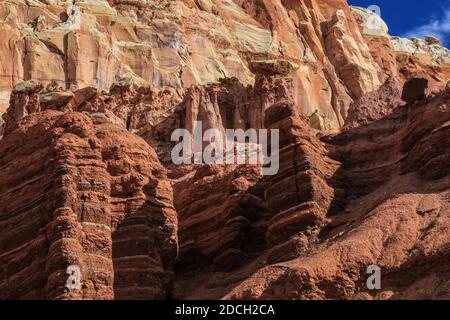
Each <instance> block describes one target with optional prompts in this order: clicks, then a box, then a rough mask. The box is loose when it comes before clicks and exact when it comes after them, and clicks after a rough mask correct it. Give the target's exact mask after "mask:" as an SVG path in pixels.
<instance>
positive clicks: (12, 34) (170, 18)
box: [0, 0, 449, 131]
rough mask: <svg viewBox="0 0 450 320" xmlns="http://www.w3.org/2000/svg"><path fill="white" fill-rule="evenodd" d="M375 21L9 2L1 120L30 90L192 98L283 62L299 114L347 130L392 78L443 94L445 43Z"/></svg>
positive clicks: (208, 6)
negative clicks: (368, 97)
mask: <svg viewBox="0 0 450 320" xmlns="http://www.w3.org/2000/svg"><path fill="white" fill-rule="evenodd" d="M72 5H74V6H72ZM369 17H370V13H367V12H365V11H364V10H361V9H353V11H352V10H351V9H350V7H349V6H348V5H347V3H346V1H345V0H333V1H317V0H313V1H300V0H298V1H297V0H296V1H293V0H290V1H286V0H276V1H272V0H271V1H269V0H264V1H242V0H239V1H238V0H234V1H232V0H228V1H216V0H201V1H192V0H177V1H150V0H146V1H119V0H117V1H116V0H114V1H106V0H102V1H87V0H70V1H62V0H52V1H50V0H48V1H39V0H32V1H31V0H5V1H2V2H1V3H0V24H1V31H0V32H1V33H0V36H1V37H2V39H3V41H2V44H1V45H0V54H1V57H2V60H1V62H0V113H1V112H3V111H5V109H6V106H7V104H8V99H9V94H10V92H11V90H12V88H13V87H14V85H15V84H17V83H18V82H20V81H22V80H30V79H32V80H39V81H41V82H42V84H43V85H44V86H47V84H49V83H50V82H52V81H56V82H57V84H58V85H60V86H62V87H63V88H65V89H68V88H72V89H73V88H78V89H81V88H83V87H89V86H93V87H96V88H98V89H100V90H101V89H109V88H110V86H111V85H112V84H113V83H114V82H115V81H116V80H119V79H121V78H122V77H124V76H132V77H134V78H135V79H139V81H140V82H141V83H143V84H145V83H147V84H148V85H151V86H152V87H154V88H159V89H171V90H174V91H176V92H178V94H179V95H182V94H183V92H184V90H185V89H187V88H189V87H190V86H192V85H205V84H207V83H210V82H217V81H218V80H219V79H220V78H225V77H236V78H238V79H239V80H240V82H241V83H243V84H244V85H248V84H253V82H254V74H253V73H252V69H251V64H252V62H253V61H254V60H265V59H273V58H283V59H288V60H290V61H292V62H294V63H296V64H297V65H298V66H299V67H298V68H297V69H296V70H293V71H292V72H291V77H292V78H293V79H294V82H295V92H294V98H295V100H296V102H297V104H298V106H299V108H300V111H301V112H302V113H303V114H304V115H305V116H310V115H312V114H313V113H315V112H318V113H319V114H320V116H321V117H322V118H323V122H324V128H322V129H326V130H330V131H336V130H338V129H339V128H340V127H342V125H343V124H344V120H345V118H346V115H347V110H348V108H349V106H350V104H351V102H352V101H353V100H354V99H357V98H359V97H360V96H361V95H363V94H365V93H367V92H370V91H373V90H375V89H377V88H378V87H379V86H380V85H381V84H382V83H383V82H384V81H385V80H386V79H387V77H390V76H396V75H398V74H400V75H401V74H405V73H408V72H415V73H424V74H422V76H423V75H428V76H430V77H432V78H433V79H434V80H435V81H436V82H437V84H440V85H441V86H442V85H445V79H446V78H448V75H449V54H448V51H445V50H444V49H443V48H442V47H441V46H440V45H439V44H436V43H432V44H430V45H428V44H427V43H425V42H422V43H418V44H417V46H416V45H415V44H414V43H413V42H411V41H409V40H406V39H391V38H390V37H389V36H388V35H387V33H385V32H378V33H375V34H373V33H371V32H370V30H369V31H367V30H366V29H365V28H364V27H363V25H364V21H366V20H367V19H368V18H369ZM358 26H361V28H360V29H361V30H360V29H359V28H358ZM383 30H384V29H383ZM408 41H409V42H408ZM410 42H411V43H410ZM416 47H417V48H419V47H420V48H419V49H417V48H416ZM409 76H410V74H406V77H409Z"/></svg>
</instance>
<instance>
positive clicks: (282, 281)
mask: <svg viewBox="0 0 450 320" xmlns="http://www.w3.org/2000/svg"><path fill="white" fill-rule="evenodd" d="M33 3H34V6H32V7H31V6H30V5H29V4H28V2H26V3H25V2H23V1H16V0H11V1H8V4H5V3H2V4H0V23H1V24H2V29H1V30H0V36H2V38H4V39H6V40H7V41H4V42H2V44H0V53H1V56H2V58H3V57H5V58H4V59H0V72H1V74H0V113H3V110H2V109H1V106H2V101H6V100H8V101H9V108H8V110H7V111H6V112H5V113H4V115H3V119H4V124H0V125H1V129H0V135H2V136H0V168H1V170H0V299H15V298H20V299H170V298H179V299H187V298H202V299H213V298H224V299H237V298H244V299H269V298H270V299H391V298H394V299H395V298H399V299H408V298H413V299H417V298H422V299H423V298H427V299H429V298H432V299H439V298H444V299H445V298H447V299H448V298H450V287H449V283H450V278H449V272H448V271H449V263H448V261H450V260H449V258H450V251H449V243H450V219H449V218H450V217H449V214H450V206H449V199H450V191H449V190H450V182H449V181H450V180H449V175H450V167H449V165H448V164H449V163H450V152H449V148H448V145H449V143H450V141H449V137H450V132H449V128H450V125H449V123H450V109H449V108H450V107H449V101H450V87H449V86H450V84H449V83H447V80H448V77H449V74H450V73H449V71H450V69H449V68H450V67H449V66H450V63H449V56H450V55H449V52H448V50H446V49H445V48H443V47H442V45H441V44H440V43H439V41H438V40H437V39H434V38H426V39H425V40H406V39H400V38H393V37H390V36H389V35H388V30H387V26H385V25H383V22H382V21H381V19H380V18H377V19H379V21H381V29H378V30H375V31H374V30H372V29H370V28H367V25H366V21H367V19H369V18H373V14H372V13H370V12H368V11H367V10H364V9H361V8H353V9H351V8H350V7H349V6H348V4H347V2H346V1H344V0H330V1H318V0H310V1H294V0H276V1H268V0H260V1H255V0H233V1H227V2H223V1H215V0H211V1H210V0H208V1H203V0H201V1H191V0H177V1H169V2H164V1H162V2H161V1H157V2H151V4H149V5H144V4H143V3H142V2H139V1H125V0H115V1H95V2H94V1H76V0H75V1H74V3H75V5H76V7H74V8H71V9H70V10H68V11H67V13H66V9H67V8H66V7H65V6H63V5H61V4H60V2H58V1H56V2H48V1H45V2H43V1H33ZM63 12H64V13H65V16H64V18H61V17H62V15H61V13H63ZM375 18H376V17H375ZM27 23H29V25H27ZM25 26H26V27H25ZM417 77H422V78H424V79H426V81H428V82H429V84H430V89H429V90H427V91H425V92H424V91H423V90H422V89H423V88H422V87H421V85H420V83H419V86H415V85H414V84H415V81H417V80H411V79H413V78H417ZM5 79H6V80H5ZM21 80H27V81H25V82H21ZM38 80H39V81H38ZM382 82H384V84H382ZM422 82H423V83H425V80H424V81H422ZM404 83H406V85H404ZM445 84H446V85H445ZM44 88H45V89H44ZM417 88H419V89H420V90H416V89H417ZM105 89H109V91H106V90H105ZM9 96H10V99H9ZM402 97H403V99H404V100H405V101H402V100H401V98H402ZM195 121H202V123H203V130H204V131H205V130H207V129H211V128H217V129H219V131H221V132H224V131H225V130H226V129H248V128H254V129H278V130H279V133H280V150H279V152H278V154H277V155H278V156H279V159H280V163H279V170H278V172H277V173H276V174H275V175H272V176H262V175H261V171H260V169H261V167H260V166H259V165H219V164H216V165H212V164H207V165H183V166H177V165H174V164H173V163H172V162H171V159H170V150H171V147H172V146H173V145H172V142H171V141H170V136H171V133H172V131H173V130H174V129H178V128H186V129H188V130H189V131H190V132H193V131H194V124H195ZM341 129H343V130H341ZM330 132H335V133H333V134H331V133H330ZM374 264H375V265H378V266H379V267H381V269H382V274H383V276H382V279H383V282H382V289H381V290H378V291H371V290H369V289H368V288H367V286H366V282H365V280H366V279H367V275H366V270H367V267H368V266H369V265H374ZM72 265H75V266H78V267H79V268H80V271H81V275H80V276H81V277H80V278H81V286H80V287H79V288H75V289H71V288H69V287H67V286H66V281H67V279H68V277H69V274H68V267H69V266H72Z"/></svg>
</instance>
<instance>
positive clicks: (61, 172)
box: [0, 101, 178, 299]
mask: <svg viewBox="0 0 450 320" xmlns="http://www.w3.org/2000/svg"><path fill="white" fill-rule="evenodd" d="M17 103H18V101H17ZM13 106H14V104H13ZM7 124H8V123H7ZM0 150H1V151H0V154H1V160H0V162H1V163H2V167H3V170H2V172H1V183H0V194H1V195H2V196H1V199H2V201H1V204H0V212H1V213H2V215H1V218H0V219H1V220H0V230H1V234H2V236H1V239H0V252H1V253H0V262H1V263H0V265H1V266H2V268H1V278H0V279H1V280H0V297H1V298H3V299H5V298H6V299H17V298H27V299H112V298H114V297H116V298H120V299H126V298H146V299H163V298H166V297H168V296H170V288H171V283H172V281H173V275H172V273H171V271H170V270H171V266H172V265H173V263H174V261H175V258H176V255H177V246H178V245H177V217H176V213H175V211H174V209H173V206H172V188H171V186H170V182H169V181H168V180H167V178H166V176H165V170H164V168H163V167H162V166H161V165H160V164H159V162H158V159H157V156H156V154H155V152H154V151H153V150H151V149H150V148H149V147H148V146H147V144H146V143H145V142H144V141H143V140H141V139H140V138H138V137H136V136H133V135H132V134H130V133H127V132H126V131H125V130H124V129H122V128H120V127H118V126H116V125H113V124H111V123H109V122H108V121H107V119H106V118H105V117H104V116H102V115H94V116H92V117H88V116H86V115H83V114H81V113H62V112H58V111H46V112H42V113H36V114H32V115H30V116H28V117H27V118H26V119H24V121H22V122H21V123H19V124H18V126H17V128H16V129H15V130H13V131H11V132H7V135H6V136H5V137H4V138H3V139H2V140H1V143H0ZM12 159H20V161H18V162H15V161H12ZM13 172H15V174H13ZM18 226H20V227H18ZM70 265H76V266H78V267H79V268H80V269H81V278H82V279H83V280H82V285H81V287H80V288H79V289H76V290H69V289H67V288H66V287H65V284H66V280H67V278H68V274H67V273H66V270H67V268H68V266H70Z"/></svg>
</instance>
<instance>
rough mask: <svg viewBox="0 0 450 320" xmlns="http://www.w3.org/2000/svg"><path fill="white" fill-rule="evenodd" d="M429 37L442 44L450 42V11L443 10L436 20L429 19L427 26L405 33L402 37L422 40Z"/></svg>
mask: <svg viewBox="0 0 450 320" xmlns="http://www.w3.org/2000/svg"><path fill="white" fill-rule="evenodd" d="M429 35H430V36H435V37H437V38H439V39H441V40H442V42H443V43H446V44H448V43H449V42H450V9H446V10H444V11H443V12H442V15H441V16H440V17H438V18H431V19H430V21H428V23H427V24H424V25H422V26H419V27H417V28H414V29H412V30H410V31H408V32H406V33H405V34H404V35H403V37H405V38H421V39H423V37H425V36H429Z"/></svg>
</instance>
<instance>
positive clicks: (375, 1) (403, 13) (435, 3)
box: [348, 0, 450, 47]
mask: <svg viewBox="0 0 450 320" xmlns="http://www.w3.org/2000/svg"><path fill="white" fill-rule="evenodd" d="M348 2H349V3H350V4H352V5H357V6H361V7H369V6H370V5H378V6H379V7H380V8H381V16H382V18H383V19H384V20H385V21H386V23H387V24H388V26H389V33H390V34H392V35H397V36H403V37H407V38H411V37H419V38H423V36H425V35H434V36H436V37H438V38H440V39H441V40H442V41H443V43H444V44H445V45H446V46H447V47H449V46H450V0H427V1H424V0H348Z"/></svg>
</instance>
